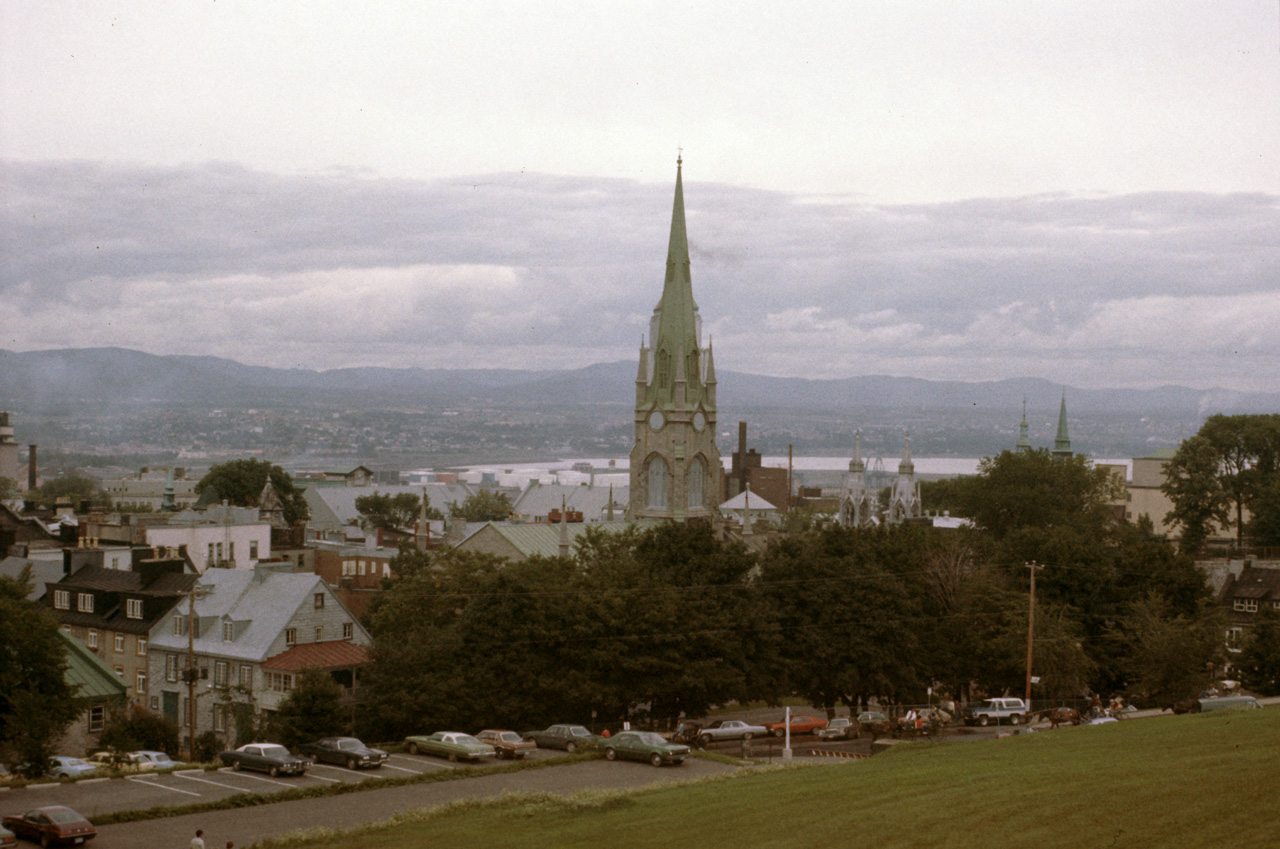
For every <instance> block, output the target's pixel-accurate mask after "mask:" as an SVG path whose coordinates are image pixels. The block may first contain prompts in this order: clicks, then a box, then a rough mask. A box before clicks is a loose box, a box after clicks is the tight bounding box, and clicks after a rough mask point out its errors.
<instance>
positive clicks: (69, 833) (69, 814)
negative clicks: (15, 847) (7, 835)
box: [4, 805, 98, 846]
mask: <svg viewBox="0 0 1280 849" xmlns="http://www.w3.org/2000/svg"><path fill="white" fill-rule="evenodd" d="M4 827H5V828H7V829H9V830H10V831H12V832H13V833H14V834H16V835H18V836H19V837H25V838H26V839H28V840H35V841H37V842H38V843H39V844H40V845H41V846H53V845H55V844H58V843H62V844H65V845H67V846H79V845H80V844H82V843H84V842H85V841H86V840H92V839H93V838H95V837H97V836H98V831H97V829H95V828H94V827H93V824H92V823H90V822H89V821H88V820H87V819H85V818H84V817H82V816H80V814H78V813H76V812H75V811H73V810H71V809H70V808H67V807H64V806H62V805H50V806H49V807H47V808H36V809H35V810H34V811H27V812H26V813H25V814H23V815H22V816H7V817H5V818H4Z"/></svg>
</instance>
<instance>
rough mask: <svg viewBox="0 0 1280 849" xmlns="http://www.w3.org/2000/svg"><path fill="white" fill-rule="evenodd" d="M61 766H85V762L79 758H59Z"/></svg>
mask: <svg viewBox="0 0 1280 849" xmlns="http://www.w3.org/2000/svg"><path fill="white" fill-rule="evenodd" d="M60 760H61V762H62V765H63V766H85V762H84V761H82V760H80V759H79V758H61V759H60Z"/></svg>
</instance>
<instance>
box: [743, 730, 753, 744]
mask: <svg viewBox="0 0 1280 849" xmlns="http://www.w3.org/2000/svg"><path fill="white" fill-rule="evenodd" d="M754 736H756V735H754V734H752V733H751V732H750V731H748V732H747V733H746V734H743V735H742V742H744V743H750V742H751V738H752V737H754Z"/></svg>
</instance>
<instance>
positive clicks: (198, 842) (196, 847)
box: [191, 828, 204, 849]
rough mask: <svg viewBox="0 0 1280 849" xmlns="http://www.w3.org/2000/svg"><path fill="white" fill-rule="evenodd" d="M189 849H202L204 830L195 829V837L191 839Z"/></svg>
mask: <svg viewBox="0 0 1280 849" xmlns="http://www.w3.org/2000/svg"><path fill="white" fill-rule="evenodd" d="M191 849H204V829H203V828H197V829H196V836H195V837H193V838H191Z"/></svg>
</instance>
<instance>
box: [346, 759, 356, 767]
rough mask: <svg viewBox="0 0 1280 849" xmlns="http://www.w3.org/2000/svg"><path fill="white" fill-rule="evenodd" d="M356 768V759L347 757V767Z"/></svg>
mask: <svg viewBox="0 0 1280 849" xmlns="http://www.w3.org/2000/svg"><path fill="white" fill-rule="evenodd" d="M355 768H356V759H355V758H347V769H355Z"/></svg>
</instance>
